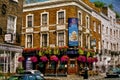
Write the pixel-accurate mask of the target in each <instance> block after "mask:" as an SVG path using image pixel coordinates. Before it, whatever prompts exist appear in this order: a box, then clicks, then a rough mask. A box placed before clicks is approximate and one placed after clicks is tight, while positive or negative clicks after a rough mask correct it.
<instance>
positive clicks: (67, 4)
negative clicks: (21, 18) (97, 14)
mask: <svg viewBox="0 0 120 80" xmlns="http://www.w3.org/2000/svg"><path fill="white" fill-rule="evenodd" d="M71 5H73V6H77V7H79V8H81V9H82V10H84V11H85V12H87V13H89V14H91V12H90V11H88V10H87V9H86V8H84V7H83V6H81V5H80V4H79V3H76V2H69V3H61V4H57V5H54V4H53V5H50V6H48V5H46V6H41V7H39V6H38V7H32V8H29V6H27V9H25V7H26V6H24V8H23V12H28V11H35V10H42V9H50V8H56V7H63V6H71ZM34 6H35V5H34Z"/></svg>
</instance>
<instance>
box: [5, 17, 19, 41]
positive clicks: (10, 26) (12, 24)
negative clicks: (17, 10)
mask: <svg viewBox="0 0 120 80" xmlns="http://www.w3.org/2000/svg"><path fill="white" fill-rule="evenodd" d="M16 20H17V17H15V16H8V19H7V33H11V34H12V40H11V41H10V43H14V42H15V41H16Z"/></svg>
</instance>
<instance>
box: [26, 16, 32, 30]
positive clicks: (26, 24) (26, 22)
mask: <svg viewBox="0 0 120 80" xmlns="http://www.w3.org/2000/svg"><path fill="white" fill-rule="evenodd" d="M28 16H32V27H33V26H34V15H33V14H28V15H26V27H27V28H31V27H28Z"/></svg>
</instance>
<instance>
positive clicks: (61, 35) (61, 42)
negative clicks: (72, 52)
mask: <svg viewBox="0 0 120 80" xmlns="http://www.w3.org/2000/svg"><path fill="white" fill-rule="evenodd" d="M58 46H64V32H61V33H58Z"/></svg>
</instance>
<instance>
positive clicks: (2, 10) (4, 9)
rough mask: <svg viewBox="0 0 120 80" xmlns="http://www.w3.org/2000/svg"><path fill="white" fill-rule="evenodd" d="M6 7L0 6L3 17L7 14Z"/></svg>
mask: <svg viewBox="0 0 120 80" xmlns="http://www.w3.org/2000/svg"><path fill="white" fill-rule="evenodd" d="M6 9H7V6H6V4H2V9H1V12H2V14H3V15H5V14H6V12H7V10H6Z"/></svg>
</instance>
